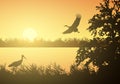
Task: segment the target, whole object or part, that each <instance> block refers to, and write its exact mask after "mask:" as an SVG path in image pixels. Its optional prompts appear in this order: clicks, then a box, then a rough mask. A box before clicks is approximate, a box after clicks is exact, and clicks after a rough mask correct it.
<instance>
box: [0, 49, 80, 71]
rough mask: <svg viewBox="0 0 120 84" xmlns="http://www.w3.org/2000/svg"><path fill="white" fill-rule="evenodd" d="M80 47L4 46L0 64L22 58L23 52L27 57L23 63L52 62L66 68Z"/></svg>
mask: <svg viewBox="0 0 120 84" xmlns="http://www.w3.org/2000/svg"><path fill="white" fill-rule="evenodd" d="M77 50H78V48H76V47H29V48H24V47H17V48H16V47H8V48H7V47H3V48H0V64H2V65H3V64H6V66H8V65H9V64H10V63H12V62H14V61H17V60H20V59H21V54H24V55H25V57H26V58H27V59H25V60H23V64H25V65H29V64H36V65H38V66H41V65H42V66H46V65H49V64H52V63H56V64H59V65H61V67H62V68H65V69H66V70H68V69H69V67H70V65H71V64H73V63H74V61H75V57H76V53H77Z"/></svg>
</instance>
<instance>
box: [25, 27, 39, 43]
mask: <svg viewBox="0 0 120 84" xmlns="http://www.w3.org/2000/svg"><path fill="white" fill-rule="evenodd" d="M36 37H37V32H36V31H35V30H34V29H32V28H27V29H25V30H24V31H23V38H24V39H25V40H29V41H31V42H32V41H34V40H35V38H36Z"/></svg>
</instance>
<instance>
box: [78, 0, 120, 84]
mask: <svg viewBox="0 0 120 84" xmlns="http://www.w3.org/2000/svg"><path fill="white" fill-rule="evenodd" d="M96 9H97V10H98V14H95V15H94V16H93V17H92V19H90V20H89V24H90V26H89V28H88V30H89V31H90V32H91V34H92V35H93V37H94V38H93V39H92V40H91V41H90V42H89V43H87V44H86V45H84V46H80V48H79V50H78V52H77V56H76V65H77V66H79V65H80V64H81V63H82V62H83V61H84V60H85V59H89V60H88V61H87V62H86V63H85V65H84V66H85V68H86V69H88V70H90V64H91V63H92V64H93V65H94V66H97V67H98V68H99V70H98V76H99V77H98V79H99V80H101V81H100V82H101V83H106V84H108V83H111V81H112V82H114V83H115V82H116V83H117V82H119V76H120V0H104V1H103V2H102V3H100V6H96Z"/></svg>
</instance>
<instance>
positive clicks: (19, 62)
mask: <svg viewBox="0 0 120 84" xmlns="http://www.w3.org/2000/svg"><path fill="white" fill-rule="evenodd" d="M23 58H25V56H24V55H21V60H18V61H15V62H13V63H11V64H10V65H8V67H17V66H19V65H21V64H22V62H23Z"/></svg>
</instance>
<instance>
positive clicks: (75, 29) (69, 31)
mask: <svg viewBox="0 0 120 84" xmlns="http://www.w3.org/2000/svg"><path fill="white" fill-rule="evenodd" d="M80 20H81V15H76V19H75V21H74V22H73V24H72V25H71V26H68V25H65V27H68V28H69V29H67V30H66V31H64V32H63V34H68V33H72V32H78V33H79V31H78V28H77V27H78V25H79V23H80Z"/></svg>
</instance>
